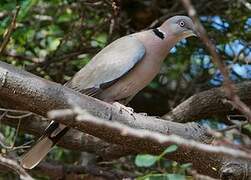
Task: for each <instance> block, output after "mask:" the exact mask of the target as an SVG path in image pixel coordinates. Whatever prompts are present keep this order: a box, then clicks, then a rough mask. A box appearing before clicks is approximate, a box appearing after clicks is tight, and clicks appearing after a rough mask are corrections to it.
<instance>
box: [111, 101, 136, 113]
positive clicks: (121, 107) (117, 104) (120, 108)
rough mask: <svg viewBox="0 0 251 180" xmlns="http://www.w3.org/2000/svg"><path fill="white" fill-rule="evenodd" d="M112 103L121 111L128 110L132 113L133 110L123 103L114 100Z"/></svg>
mask: <svg viewBox="0 0 251 180" xmlns="http://www.w3.org/2000/svg"><path fill="white" fill-rule="evenodd" d="M112 105H114V106H116V107H117V108H119V110H120V112H122V110H125V111H126V112H128V113H129V114H130V115H133V113H134V110H133V108H131V107H127V106H125V105H123V104H120V103H119V102H114V103H112Z"/></svg>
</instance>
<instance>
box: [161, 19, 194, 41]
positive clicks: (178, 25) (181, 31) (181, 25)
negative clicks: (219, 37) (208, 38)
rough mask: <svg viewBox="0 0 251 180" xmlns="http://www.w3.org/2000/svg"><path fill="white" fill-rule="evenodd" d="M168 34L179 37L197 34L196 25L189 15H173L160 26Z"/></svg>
mask: <svg viewBox="0 0 251 180" xmlns="http://www.w3.org/2000/svg"><path fill="white" fill-rule="evenodd" d="M158 29H159V30H160V31H161V32H163V33H164V34H165V35H167V36H172V35H174V36H176V37H178V39H179V40H180V39H183V38H187V37H190V36H197V35H196V31H195V25H194V23H193V21H192V19H191V18H189V17H187V16H173V17H171V18H169V19H167V20H166V21H165V22H164V23H163V24H162V25H161V26H160V27H159V28H158Z"/></svg>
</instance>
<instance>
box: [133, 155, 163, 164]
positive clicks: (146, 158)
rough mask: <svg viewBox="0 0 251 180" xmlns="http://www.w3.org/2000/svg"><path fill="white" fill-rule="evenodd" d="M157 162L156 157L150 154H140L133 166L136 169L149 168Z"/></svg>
mask: <svg viewBox="0 0 251 180" xmlns="http://www.w3.org/2000/svg"><path fill="white" fill-rule="evenodd" d="M158 160H159V158H158V156H153V155H150V154H141V155H137V156H136V158H135V164H136V166H138V167H150V166H152V165H154V164H155V163H156V162H157V161H158Z"/></svg>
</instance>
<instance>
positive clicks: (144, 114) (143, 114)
mask: <svg viewBox="0 0 251 180" xmlns="http://www.w3.org/2000/svg"><path fill="white" fill-rule="evenodd" d="M138 114H140V115H142V116H147V113H144V112H141V113H138Z"/></svg>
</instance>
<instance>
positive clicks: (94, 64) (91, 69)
mask: <svg viewBox="0 0 251 180" xmlns="http://www.w3.org/2000/svg"><path fill="white" fill-rule="evenodd" d="M144 55H145V47H144V45H143V44H142V43H141V42H140V41H139V40H137V39H136V38H135V37H133V36H125V37H122V38H120V39H117V40H116V41H114V42H112V43H111V44H109V45H108V46H106V47H105V48H104V49H102V50H101V51H100V52H99V53H98V54H97V55H96V56H94V57H93V58H92V60H91V61H90V62H89V63H88V64H87V65H86V66H85V67H83V68H82V69H81V70H80V71H79V72H77V73H76V75H75V76H74V77H73V78H72V79H71V80H70V81H69V82H67V83H66V84H65V85H66V86H68V87H70V88H72V89H75V90H77V91H79V92H82V93H84V94H87V95H88V94H90V95H92V96H95V95H96V94H97V93H99V92H100V90H102V89H103V88H107V87H109V86H110V85H112V84H113V83H115V82H116V81H117V80H118V79H119V78H121V77H122V76H123V75H125V74H126V73H127V72H129V71H130V70H131V69H132V68H133V67H134V66H135V65H136V64H137V63H138V62H139V61H140V60H142V59H143V57H144Z"/></svg>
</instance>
